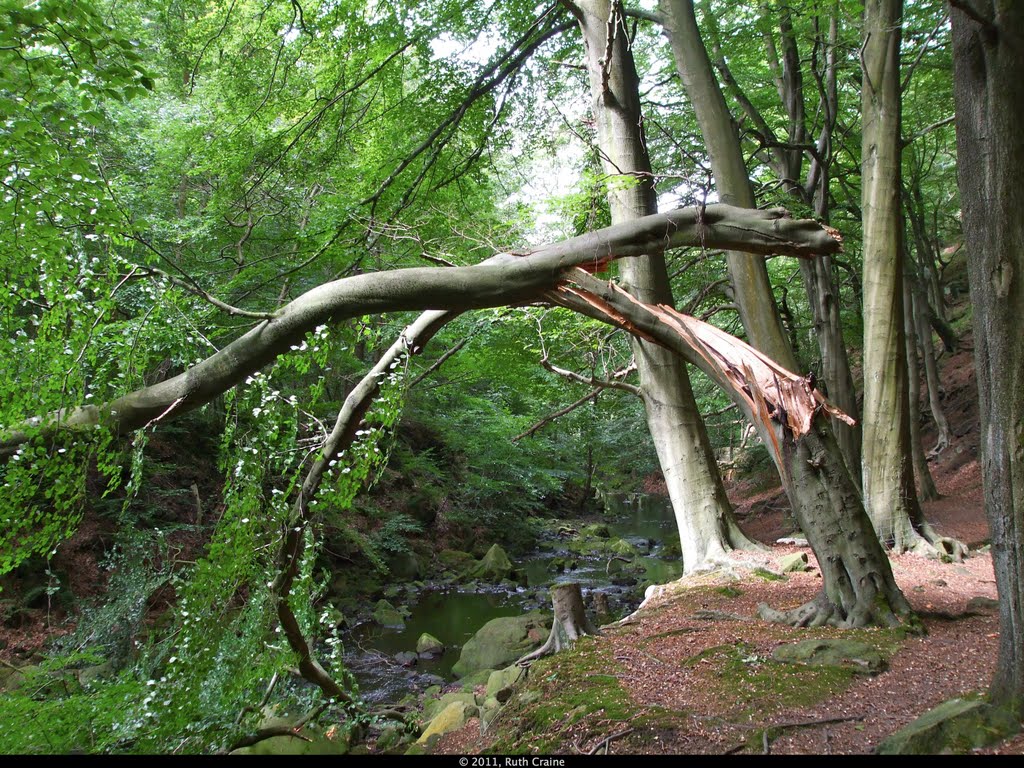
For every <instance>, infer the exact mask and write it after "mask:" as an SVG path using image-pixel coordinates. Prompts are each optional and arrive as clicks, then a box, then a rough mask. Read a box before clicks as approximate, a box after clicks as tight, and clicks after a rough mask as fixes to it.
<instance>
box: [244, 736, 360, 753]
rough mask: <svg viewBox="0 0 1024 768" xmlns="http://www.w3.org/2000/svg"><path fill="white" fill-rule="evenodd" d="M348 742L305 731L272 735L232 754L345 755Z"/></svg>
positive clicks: (347, 749)
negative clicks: (292, 734)
mask: <svg viewBox="0 0 1024 768" xmlns="http://www.w3.org/2000/svg"><path fill="white" fill-rule="evenodd" d="M348 751H349V746H348V744H347V743H346V742H345V741H344V740H342V739H339V740H337V741H333V740H331V739H325V738H323V737H322V736H319V735H317V736H313V735H311V734H309V733H303V734H302V736H301V737H300V736H271V737H270V738H269V739H263V741H258V742H256V743H255V744H253V745H251V746H248V747H241V748H240V749H236V750H234V751H233V752H232V753H231V754H232V755H345V754H348Z"/></svg>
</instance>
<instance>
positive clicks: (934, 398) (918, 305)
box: [910, 278, 953, 456]
mask: <svg viewBox="0 0 1024 768" xmlns="http://www.w3.org/2000/svg"><path fill="white" fill-rule="evenodd" d="M910 279H911V280H912V281H913V284H912V286H911V291H910V296H911V300H912V303H913V312H914V324H915V328H916V330H917V344H918V346H919V347H920V348H921V359H922V360H923V361H924V378H925V384H926V385H927V387H928V407H929V409H930V410H931V412H932V420H933V421H934V422H935V429H936V430H937V431H938V439H937V440H936V441H935V446H934V447H933V448H932V450H931V451H930V454H931V455H932V456H936V455H938V454H940V453H942V451H944V450H945V449H946V448H947V447H948V446H949V443H950V440H951V439H952V436H953V435H952V430H951V429H950V427H949V420H948V419H947V418H946V411H945V409H944V408H943V407H942V385H941V384H940V383H939V365H938V361H937V360H936V359H935V346H934V345H933V344H932V326H931V323H929V322H928V316H929V313H930V312H931V310H930V309H929V307H928V300H927V299H926V298H925V292H924V288H923V286H922V285H921V281H920V280H913V278H910ZM911 381H913V379H911Z"/></svg>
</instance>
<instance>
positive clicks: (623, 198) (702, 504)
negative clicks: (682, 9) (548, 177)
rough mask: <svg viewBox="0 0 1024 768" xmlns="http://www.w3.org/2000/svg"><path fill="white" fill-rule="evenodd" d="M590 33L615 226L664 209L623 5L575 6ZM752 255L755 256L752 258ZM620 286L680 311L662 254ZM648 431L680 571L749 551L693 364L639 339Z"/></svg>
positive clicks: (626, 270)
mask: <svg viewBox="0 0 1024 768" xmlns="http://www.w3.org/2000/svg"><path fill="white" fill-rule="evenodd" d="M574 11H575V13H576V16H577V19H578V21H579V24H580V29H581V32H582V35H583V47H584V50H585V57H586V64H587V72H588V74H589V79H590V91H591V97H592V104H593V114H594V120H595V123H596V125H597V141H598V148H599V153H600V157H601V165H602V169H603V171H604V174H605V178H606V183H607V196H608V202H609V206H610V209H611V220H612V223H613V224H618V223H621V222H627V221H632V220H635V219H637V218H640V217H642V216H646V215H649V214H652V213H655V212H657V210H658V203H657V196H656V194H655V191H654V184H653V174H652V172H651V162H650V158H649V157H648V155H647V144H646V139H645V136H644V131H643V116H642V114H641V110H640V94H639V83H640V80H639V77H638V76H637V73H636V66H635V64H634V61H633V55H632V52H631V51H630V48H629V36H628V35H629V33H628V31H627V29H626V25H625V18H624V17H623V15H622V7H621V4H620V3H619V2H618V1H617V0H616V2H610V1H609V0H585V1H581V2H576V3H574ZM748 258H749V257H748ZM619 274H620V276H621V279H622V286H623V287H624V288H625V289H626V290H628V291H629V292H630V293H632V294H633V295H634V296H636V297H637V298H638V299H640V300H641V301H642V302H644V303H647V304H666V305H669V306H673V305H674V300H673V297H672V288H671V285H670V283H669V277H668V271H667V269H666V267H665V259H664V256H663V254H662V253H660V252H656V253H651V254H645V255H643V256H639V257H637V258H633V259H625V260H623V261H621V262H619ZM631 343H632V347H633V355H634V358H635V360H636V366H637V371H638V374H639V378H640V391H641V397H642V398H643V402H644V409H645V411H646V414H647V426H648V429H649V431H650V433H651V439H652V440H653V442H654V447H655V450H656V452H657V455H658V461H659V463H660V465H661V470H662V474H663V475H664V477H665V485H666V487H667V489H668V493H669V498H670V499H671V501H672V510H673V512H674V515H675V519H676V527H677V529H678V531H679V540H680V548H681V551H682V558H683V572H684V573H693V572H696V571H699V570H704V569H707V568H712V567H715V566H716V565H720V564H722V563H723V562H724V561H725V560H726V556H727V554H728V552H730V551H731V550H732V549H734V548H737V547H739V548H749V547H751V546H753V545H752V542H751V541H750V540H749V539H748V538H747V537H746V536H745V535H744V534H743V532H742V531H741V530H740V528H739V526H738V524H737V523H736V520H735V517H734V516H733V514H732V506H731V505H730V503H729V499H728V497H727V496H726V493H725V487H724V485H723V484H722V478H721V475H720V474H719V471H718V466H717V464H716V462H715V458H714V453H713V451H712V449H711V441H710V440H709V439H708V434H707V429H706V427H705V425H704V420H703V418H701V415H700V412H699V411H698V409H697V402H696V400H695V399H694V396H693V390H692V387H691V385H690V377H689V374H688V373H687V370H686V363H685V362H684V361H683V360H681V359H680V358H679V357H678V356H677V355H674V354H673V353H672V352H670V351H669V350H667V349H665V348H663V347H661V346H660V345H657V344H653V343H651V342H649V341H645V340H643V339H638V338H636V337H633V338H632V342H631Z"/></svg>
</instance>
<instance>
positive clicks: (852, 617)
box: [757, 593, 921, 632]
mask: <svg viewBox="0 0 1024 768" xmlns="http://www.w3.org/2000/svg"><path fill="white" fill-rule="evenodd" d="M757 615H758V616H759V617H760V618H761V619H763V620H765V621H770V622H773V623H776V624H788V625H789V626H791V627H823V626H826V625H827V626H830V627H839V628H841V629H853V628H856V627H900V626H902V627H905V628H906V629H908V630H911V631H915V632H916V631H919V630H920V629H921V625H920V622H919V621H918V620H917V617H916V616H915V615H914V614H913V613H909V612H904V611H900V612H897V611H895V610H893V608H892V607H891V606H890V605H889V602H888V601H887V600H884V599H882V598H880V596H878V595H875V596H874V597H873V598H872V597H862V598H860V599H859V600H858V601H857V603H856V604H854V605H853V606H852V607H851V608H850V609H849V610H847V611H843V610H842V609H840V607H839V606H837V605H836V604H835V603H833V602H832V601H831V600H829V599H828V597H826V596H825V594H824V593H821V594H819V595H818V596H817V597H815V598H814V599H813V600H811V601H810V602H807V603H804V604H803V605H801V606H798V607H796V608H791V609H789V610H785V611H780V610H776V609H775V608H772V607H771V606H769V605H768V604H767V603H760V604H759V605H758V606H757Z"/></svg>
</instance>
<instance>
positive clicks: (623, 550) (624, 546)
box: [605, 539, 640, 559]
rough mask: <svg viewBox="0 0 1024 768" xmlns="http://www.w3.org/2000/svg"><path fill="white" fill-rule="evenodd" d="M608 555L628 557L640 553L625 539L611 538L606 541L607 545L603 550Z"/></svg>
mask: <svg viewBox="0 0 1024 768" xmlns="http://www.w3.org/2000/svg"><path fill="white" fill-rule="evenodd" d="M605 551H606V552H607V553H608V554H609V555H616V556H618V557H628V558H630V559H632V558H634V557H636V556H637V555H639V554H640V551H639V550H638V549H637V548H636V546H634V545H633V544H631V543H630V542H628V541H626V540H625V539H612V540H611V541H609V542H608V546H607V548H606V550H605Z"/></svg>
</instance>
